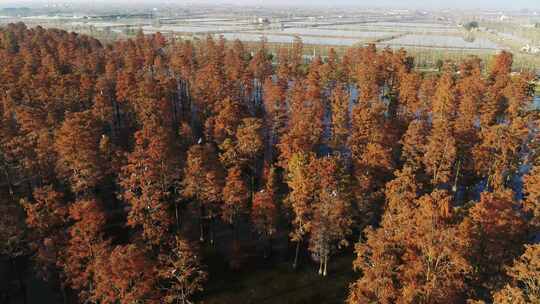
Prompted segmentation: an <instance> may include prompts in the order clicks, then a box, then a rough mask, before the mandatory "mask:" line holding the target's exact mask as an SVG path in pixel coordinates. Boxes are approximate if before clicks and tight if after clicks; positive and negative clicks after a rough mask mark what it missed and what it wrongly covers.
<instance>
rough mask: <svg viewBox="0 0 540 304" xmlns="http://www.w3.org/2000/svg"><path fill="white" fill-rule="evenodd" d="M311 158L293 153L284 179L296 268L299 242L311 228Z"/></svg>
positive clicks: (313, 190)
mask: <svg viewBox="0 0 540 304" xmlns="http://www.w3.org/2000/svg"><path fill="white" fill-rule="evenodd" d="M312 158H313V156H312V155H308V154H302V153H296V154H293V156H292V157H291V159H290V160H289V164H288V168H287V179H286V181H287V185H288V186H289V189H290V192H289V194H288V196H287V198H286V203H287V204H288V206H289V208H290V209H291V210H292V215H293V218H292V225H293V230H292V231H291V233H290V234H289V236H290V238H291V240H292V241H293V242H296V254H295V258H294V262H293V268H296V267H297V265H298V252H299V250H300V244H301V243H302V241H303V240H304V237H305V236H306V235H308V233H309V232H310V228H311V218H312V212H313V208H312V204H313V195H314V192H315V183H313V182H312V181H311V180H310V176H309V171H308V168H309V167H308V166H309V163H310V161H311V159H312Z"/></svg>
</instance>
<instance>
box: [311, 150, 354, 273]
mask: <svg viewBox="0 0 540 304" xmlns="http://www.w3.org/2000/svg"><path fill="white" fill-rule="evenodd" d="M310 171H311V175H312V176H313V177H314V178H312V182H313V183H314V184H315V187H316V188H315V189H316V190H315V191H316V192H315V194H314V196H315V198H314V201H313V206H312V213H313V215H312V220H311V224H310V238H309V250H310V251H311V252H312V254H314V255H315V256H317V257H318V259H319V274H320V275H323V276H326V274H327V266H328V260H329V259H330V256H331V255H332V254H333V253H334V252H335V251H336V250H337V249H340V248H342V247H344V246H347V245H348V244H349V243H348V241H347V237H348V236H349V235H350V234H351V232H352V229H351V227H352V224H353V215H352V213H353V209H352V206H351V199H352V196H351V194H350V192H349V191H348V190H347V189H348V188H349V187H350V178H349V176H348V175H347V173H346V172H345V168H344V166H343V165H342V163H341V159H339V157H337V156H328V157H323V158H319V159H313V160H312V162H311V163H310Z"/></svg>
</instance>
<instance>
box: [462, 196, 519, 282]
mask: <svg viewBox="0 0 540 304" xmlns="http://www.w3.org/2000/svg"><path fill="white" fill-rule="evenodd" d="M518 208H519V204H518V202H517V201H515V199H514V194H513V193H512V191H511V190H498V191H495V192H493V193H489V192H483V193H482V194H481V197H480V202H478V203H477V204H475V205H474V207H472V208H471V209H470V210H469V216H468V217H466V218H465V220H464V221H463V223H462V224H461V230H462V231H463V232H462V234H463V235H466V238H468V239H471V242H472V247H471V248H470V250H471V252H470V259H471V264H472V265H473V266H474V267H475V268H476V269H477V270H476V272H475V273H474V277H473V278H474V281H473V284H477V285H481V286H485V287H487V288H490V289H496V288H498V287H501V284H502V283H503V282H504V281H505V277H504V271H503V267H504V266H505V265H507V264H508V263H510V262H511V261H512V260H513V259H514V258H516V257H517V256H519V254H520V253H521V246H522V245H523V244H524V242H525V240H526V237H527V225H526V222H525V219H524V218H523V217H522V216H521V214H520V213H519V210H518Z"/></svg>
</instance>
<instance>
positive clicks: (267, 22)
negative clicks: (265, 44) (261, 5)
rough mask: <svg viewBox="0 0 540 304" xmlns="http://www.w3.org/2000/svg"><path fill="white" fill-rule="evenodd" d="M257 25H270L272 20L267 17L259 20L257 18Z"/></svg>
mask: <svg viewBox="0 0 540 304" xmlns="http://www.w3.org/2000/svg"><path fill="white" fill-rule="evenodd" d="M257 23H258V24H263V25H266V24H270V19H268V18H266V17H259V18H257Z"/></svg>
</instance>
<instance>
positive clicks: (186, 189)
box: [182, 144, 224, 243]
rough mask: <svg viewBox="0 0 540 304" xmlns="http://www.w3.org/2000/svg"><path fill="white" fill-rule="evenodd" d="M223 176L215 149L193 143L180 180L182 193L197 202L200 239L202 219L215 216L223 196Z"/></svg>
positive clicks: (211, 219)
mask: <svg viewBox="0 0 540 304" xmlns="http://www.w3.org/2000/svg"><path fill="white" fill-rule="evenodd" d="M223 185H224V177H223V172H222V168H221V166H220V163H219V161H218V160H217V159H216V153H215V150H214V149H213V148H212V146H211V145H209V144H206V145H194V146H192V147H191V148H190V149H189V151H188V154H187V160H186V166H185V168H184V179H183V180H182V195H183V196H184V197H185V198H188V199H195V200H196V201H197V203H198V204H199V205H198V206H199V221H200V228H201V237H200V239H201V241H203V240H204V231H203V220H204V218H207V219H209V220H210V224H211V223H212V221H213V219H214V217H215V216H216V213H217V211H216V209H217V206H219V205H218V203H219V202H220V201H221V199H222V198H223V196H222V190H223ZM210 228H211V229H210V242H211V243H213V242H214V238H213V231H212V227H210Z"/></svg>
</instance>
